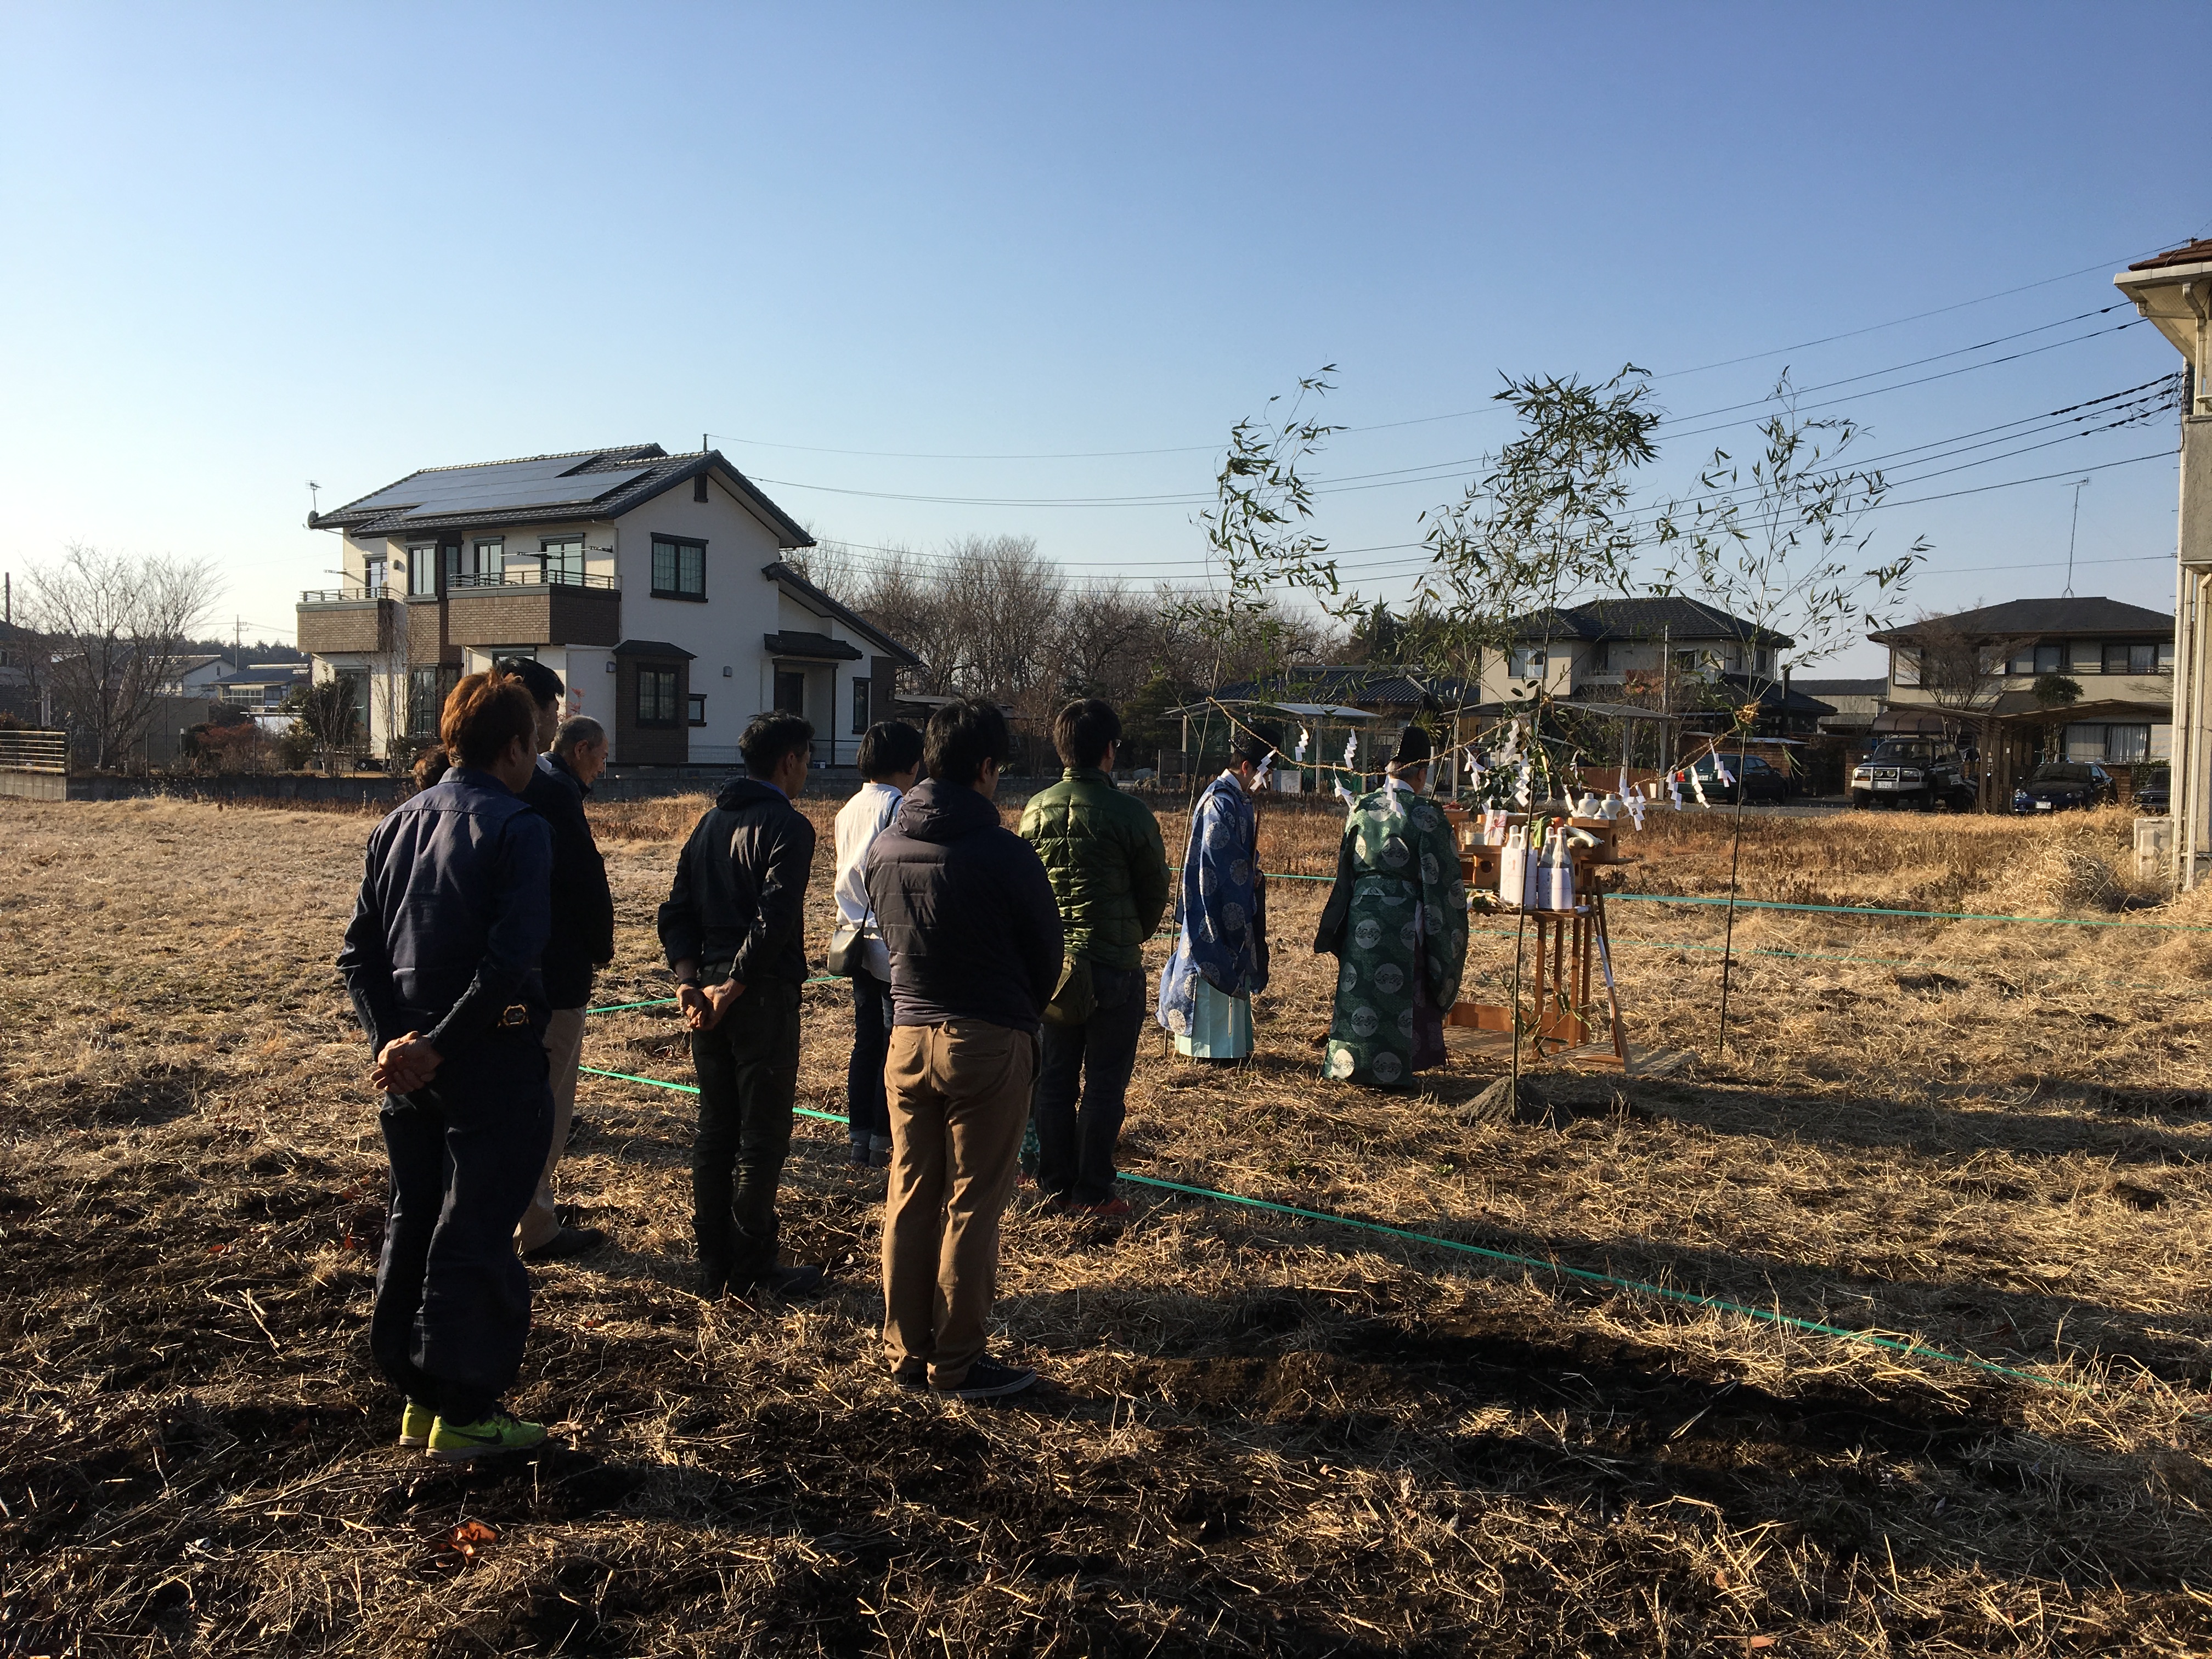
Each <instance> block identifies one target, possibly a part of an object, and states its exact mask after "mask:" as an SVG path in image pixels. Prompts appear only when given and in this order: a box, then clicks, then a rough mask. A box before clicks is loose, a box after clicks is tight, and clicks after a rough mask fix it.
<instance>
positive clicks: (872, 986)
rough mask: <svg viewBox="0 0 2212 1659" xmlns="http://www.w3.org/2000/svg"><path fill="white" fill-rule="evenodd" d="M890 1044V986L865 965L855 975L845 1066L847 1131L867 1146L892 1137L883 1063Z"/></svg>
mask: <svg viewBox="0 0 2212 1659" xmlns="http://www.w3.org/2000/svg"><path fill="white" fill-rule="evenodd" d="M890 1047H891V987H890V986H888V985H886V984H884V982H883V981H881V980H879V979H878V978H877V977H876V976H875V975H873V974H872V973H870V972H869V971H868V970H867V969H865V968H863V969H860V972H859V973H857V974H855V975H853V1058H852V1060H851V1062H850V1063H849V1064H848V1066H846V1068H845V1115H846V1118H847V1120H848V1121H847V1125H846V1133H848V1135H849V1136H850V1137H851V1138H852V1142H853V1145H854V1146H859V1147H865V1146H867V1144H868V1137H869V1136H871V1135H873V1136H875V1137H876V1138H877V1139H880V1140H885V1141H888V1140H889V1139H890V1138H891V1109H890V1101H889V1100H888V1099H887V1098H886V1097H885V1096H884V1060H886V1059H888V1058H889V1057H890Z"/></svg>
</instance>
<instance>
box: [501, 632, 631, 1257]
mask: <svg viewBox="0 0 2212 1659" xmlns="http://www.w3.org/2000/svg"><path fill="white" fill-rule="evenodd" d="M533 666H535V665H533ZM606 763H607V734H606V731H605V727H603V726H600V724H599V722H598V721H597V720H593V719H592V717H591V716H590V715H588V714H576V715H573V716H571V717H570V718H569V719H568V720H562V722H561V723H560V725H559V726H558V727H557V728H556V731H555V733H554V737H553V747H552V748H551V750H549V751H548V752H546V753H545V754H543V755H540V756H539V757H538V769H537V770H536V771H535V772H533V773H532V774H531V777H530V783H529V787H526V788H525V789H524V790H523V792H522V799H524V800H526V801H527V802H528V803H529V804H530V805H532V807H534V808H536V809H537V812H538V817H542V818H544V820H545V822H546V823H548V824H550V825H551V826H552V829H553V927H552V934H551V937H550V938H549V939H547V940H546V941H545V964H544V977H545V1000H546V1001H548V1002H550V1003H551V1004H552V1005H553V1014H552V1018H551V1019H550V1021H549V1022H548V1023H547V1024H546V1027H545V1060H546V1064H547V1065H548V1066H549V1067H550V1070H551V1081H552V1085H553V1145H552V1146H551V1147H550V1150H548V1152H546V1154H545V1173H544V1175H543V1176H540V1177H539V1178H538V1193H537V1195H536V1196H535V1197H533V1198H532V1200H530V1207H529V1209H527V1210H526V1211H525V1212H523V1216H522V1225H520V1227H518V1228H516V1229H515V1233H514V1243H515V1245H516V1247H517V1248H518V1249H520V1250H521V1252H522V1255H523V1259H524V1260H525V1261H560V1260H562V1258H564V1257H567V1256H572V1255H582V1254H583V1253H584V1252H585V1251H586V1250H592V1249H598V1248H599V1246H600V1245H602V1244H604V1243H606V1242H607V1236H606V1234H605V1232H603V1231H601V1230H600V1229H599V1228H597V1227H571V1226H566V1225H562V1220H561V1216H560V1212H559V1211H558V1210H557V1209H556V1207H555V1206H554V1202H553V1171H554V1170H556V1168H558V1167H559V1165H560V1163H561V1155H562V1152H565V1151H566V1150H567V1149H568V1123H569V1119H570V1117H571V1115H573V1114H574V1110H575V1107H576V1067H577V1066H578V1064H579V1063H580V1061H581V1060H582V1059H583V1055H584V1005H585V1004H586V1003H587V1002H589V1001H590V1000H591V998H592V969H595V968H597V967H599V966H600V965H601V964H603V963H609V962H611V961H613V960H614V954H615V900H614V895H613V894H612V893H611V891H609V890H608V888H607V866H606V860H604V859H602V858H601V857H600V856H599V843H598V842H596V841H594V840H593V839H592V826H591V823H590V822H589V820H587V819H586V817H584V800H585V798H586V796H588V795H589V794H590V793H592V781H594V780H595V779H597V778H598V776H599V773H600V770H601V769H603V768H604V767H605V765H606Z"/></svg>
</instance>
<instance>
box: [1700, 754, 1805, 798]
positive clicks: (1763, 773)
mask: <svg viewBox="0 0 2212 1659" xmlns="http://www.w3.org/2000/svg"><path fill="white" fill-rule="evenodd" d="M1723 766H1725V767H1726V768H1727V769H1728V771H1729V775H1730V776H1732V777H1733V776H1735V775H1737V774H1738V772H1739V770H1741V776H1742V779H1743V798H1744V799H1746V800H1747V801H1753V800H1783V799H1787V798H1788V796H1789V793H1790V780H1789V779H1787V778H1786V777H1784V776H1783V775H1782V774H1781V773H1780V772H1778V771H1777V770H1776V769H1774V768H1773V767H1771V766H1770V765H1769V764H1767V763H1766V762H1765V761H1763V760H1761V759H1760V758H1759V757H1758V756H1756V755H1746V756H1745V757H1743V758H1742V761H1741V765H1740V766H1739V763H1738V761H1737V759H1736V757H1735V756H1734V755H1719V756H1715V755H1707V756H1705V757H1704V758H1703V759H1702V760H1700V761H1699V762H1698V763H1697V765H1696V766H1695V767H1693V768H1692V770H1693V771H1695V772H1696V773H1697V775H1698V781H1699V784H1700V785H1702V786H1703V787H1704V789H1705V799H1707V800H1709V801H1714V802H1721V801H1730V802H1732V801H1734V800H1735V789H1736V787H1735V784H1733V783H1723V782H1722V781H1721V769H1722V767H1723Z"/></svg>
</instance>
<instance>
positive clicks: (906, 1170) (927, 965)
mask: <svg viewBox="0 0 2212 1659" xmlns="http://www.w3.org/2000/svg"><path fill="white" fill-rule="evenodd" d="M1006 751H1007V741H1006V718H1005V716H1003V715H1002V714H1000V712H999V711H998V709H997V708H995V707H994V706H993V705H992V704H990V703H987V702H981V701H980V700H977V699H969V700H967V701H964V702H954V703H948V704H946V705H945V707H944V708H939V710H938V711H937V712H936V713H935V714H933V715H931V716H930V719H929V729H928V732H927V734H926V735H925V737H924V738H923V744H922V762H923V765H924V766H925V768H926V769H927V771H928V774H929V777H928V780H927V781H926V782H924V783H921V784H918V785H916V786H915V788H913V789H912V790H910V791H909V792H908V793H907V795H906V797H905V799H902V800H901V801H900V803H899V807H898V811H897V813H896V816H895V817H893V818H892V819H891V822H890V827H889V828H888V829H885V830H884V832H883V833H882V834H881V835H879V836H877V837H876V841H875V844H874V845H873V846H872V847H871V848H869V850H868V859H867V866H866V883H867V890H868V898H869V902H871V903H872V905H873V906H874V908H875V912H876V918H877V921H878V925H879V926H880V927H881V928H882V932H883V938H884V945H885V946H886V947H887V948H888V950H889V951H890V967H891V1041H890V1060H889V1061H888V1063H887V1064H886V1066H885V1067H884V1085H885V1087H886V1091H887V1093H888V1095H889V1098H890V1118H891V1164H890V1195H889V1197H888V1199H887V1200H886V1201H885V1203H884V1349H885V1351H886V1352H887V1353H888V1355H889V1358H890V1364H891V1370H892V1374H893V1375H894V1376H896V1377H897V1378H898V1380H899V1382H900V1383H902V1384H903V1385H905V1386H906V1387H908V1388H916V1389H918V1388H922V1387H925V1386H927V1387H928V1388H930V1389H935V1390H937V1391H938V1392H939V1393H941V1394H945V1395H952V1396H954V1397H957V1398H958V1399H962V1400H988V1399H994V1398H996V1397H997V1396H999V1395H1010V1394H1018V1393H1019V1392H1020V1391H1021V1390H1022V1389H1026V1388H1028V1387H1029V1386H1030V1384H1031V1383H1035V1382H1036V1372H1035V1371H1033V1370H1029V1369H1027V1368H1026V1367H1022V1366H1012V1365H1006V1364H1001V1363H1000V1362H999V1361H998V1360H995V1359H993V1358H989V1357H988V1356H987V1355H986V1354H985V1352H983V1349H984V1340H985V1336H986V1330H987V1322H988V1321H989V1318H990V1314H991V1301H992V1298H993V1297H994V1295H995V1294H996V1292H997V1290H998V1275H999V1216H1000V1212H1002V1211H1003V1210H1004V1209H1005V1208H1006V1200H1007V1198H1008V1196H1009V1195H1010V1194H1012V1192H1013V1189H1014V1176H1015V1174H1016V1172H1017V1170H1018V1168H1019V1164H1020V1158H1021V1149H1022V1130H1023V1127H1024V1125H1025V1124H1026V1123H1027V1122H1028V1121H1029V1109H1030V1085H1031V1083H1032V1082H1033V1081H1034V1079H1036V1034H1037V1018H1038V1015H1039V1014H1040V1013H1041V1012H1042V1010H1043V1008H1044V1006H1045V1004H1046V1003H1047V1002H1048V1001H1050V1000H1051V999H1052V994H1053V991H1054V987H1056V986H1057V985H1058V983H1059V981H1060V961H1061V958H1060V945H1061V940H1060V907H1059V905H1058V904H1057V903H1056V902H1054V898H1053V894H1052V884H1051V882H1050V881H1049V880H1048V879H1047V878H1046V876H1045V872H1044V866H1043V864H1042V863H1041V862H1040V861H1039V860H1038V858H1037V855H1036V852H1035V850H1034V849H1032V848H1030V844H1029V843H1028V842H1025V841H1024V840H1023V839H1022V838H1021V837H1020V836H1017V835H1015V834H1014V833H1013V832H1012V830H1010V829H1006V827H1005V826H1004V825H1003V824H1001V823H1000V821H999V809H998V808H997V807H996V806H994V805H993V804H992V801H993V798H994V796H995V795H996V794H997V793H998V788H999V768H1000V766H1001V765H1002V764H1004V763H1005V761H1006Z"/></svg>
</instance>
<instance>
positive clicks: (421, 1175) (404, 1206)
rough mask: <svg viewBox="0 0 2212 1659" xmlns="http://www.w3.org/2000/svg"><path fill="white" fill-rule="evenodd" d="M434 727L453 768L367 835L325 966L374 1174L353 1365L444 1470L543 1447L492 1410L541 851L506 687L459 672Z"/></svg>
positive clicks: (521, 1303) (539, 1064)
mask: <svg viewBox="0 0 2212 1659" xmlns="http://www.w3.org/2000/svg"><path fill="white" fill-rule="evenodd" d="M441 733H442V735H443V737H444V738H445V742H446V748H447V751H448V752H449V753H450V754H451V755H452V756H453V761H454V764H453V769H452V770H450V771H449V772H447V774H446V775H445V777H444V778H443V779H442V780H441V781H439V782H438V784H437V785H435V787H432V788H429V789H426V790H424V791H422V793H420V794H417V795H415V796H412V797H410V799H407V800H405V801H403V802H401V803H400V805H398V806H397V807H396V808H394V809H393V810H392V811H390V812H388V813H386V815H385V817H384V818H383V820H382V821H381V822H380V823H378V825H377V826H376V828H375V829H373V830H371V831H370V832H369V837H368V860H367V869H366V871H365V872H364V874H363V875H362V884H361V896H360V899H359V901H358V902H357V903H356V906H355V908H354V916H353V921H352V923H351V925H350V926H349V927H347V929H346V935H345V948H344V949H343V951H340V952H339V953H338V969H339V971H340V972H341V973H342V974H343V975H344V976H345V983H346V989H347V990H348V991H349V993H350V994H352V997H353V1004H354V1007H355V1009H356V1012H358V1013H359V1015H360V1017H361V1022H362V1026H363V1027H364V1028H365V1029H366V1030H367V1032H368V1041H369V1047H370V1051H371V1052H372V1053H373V1054H374V1055H375V1056H376V1060H375V1065H374V1068H373V1070H372V1071H371V1073H370V1082H371V1083H372V1084H373V1085H374V1086H375V1087H377V1088H379V1089H381V1090H382V1091H384V1096H385V1098H384V1110H383V1127H384V1144H385V1148H386V1152H387V1153H388V1154H389V1156H390V1158H391V1164H392V1190H391V1212H390V1215H389V1217H388V1218H387V1220H386V1226H385V1233H384V1255H383V1259H382V1261H380V1263H379V1264H378V1267H377V1272H376V1308H375V1311H374V1313H373V1314H371V1315H370V1316H369V1327H368V1345H369V1350H370V1352H372V1353H374V1355H375V1357H376V1362H377V1364H378V1366H379V1367H380V1369H381V1370H383V1372H384V1374H385V1375H386V1376H387V1377H389V1378H390V1379H391V1381H392V1384H393V1386H395V1387H396V1388H398V1389H400V1391H401V1392H402V1393H404V1395H406V1398H407V1407H406V1411H405V1413H404V1415H403V1416H402V1417H401V1419H400V1424H399V1443H400V1444H401V1445H403V1446H427V1447H428V1450H429V1453H430V1455H432V1456H433V1457H440V1458H447V1459H461V1458H468V1457H473V1456H476V1455H479V1454H481V1453H484V1452H496V1451H509V1450H514V1449H520V1448H522V1447H526V1446H532V1445H535V1444H537V1443H538V1442H539V1441H542V1440H543V1439H544V1437H545V1431H544V1428H543V1427H542V1426H540V1425H538V1424H535V1423H525V1422H522V1421H520V1420H519V1419H516V1418H514V1417H513V1416H512V1415H510V1414H509V1413H507V1412H505V1411H503V1410H501V1407H500V1403H499V1402H500V1397H501V1395H504V1394H505V1393H506V1392H507V1389H508V1388H509V1387H510V1386H511V1385H512V1384H513V1382H514V1377H515V1373H516V1371H517V1370H518V1369H520V1365H521V1363H522V1346H523V1341H524V1339H525V1338H526V1336H527V1335H528V1334H529V1331H530V1275H529V1274H528V1273H526V1272H525V1271H524V1270H523V1267H522V1264H521V1263H520V1261H516V1260H515V1255H514V1224H515V1222H516V1220H517V1218H520V1216H521V1214H522V1211H523V1207H524V1206H526V1204H528V1203H529V1201H530V1194H531V1189H532V1188H533V1187H534V1186H535V1185H536V1184H537V1181H538V1171H539V1170H541V1169H543V1168H544V1164H545V1145H546V1141H547V1139H548V1137H549V1136H550V1133H551V1131H552V1127H553V1099H552V1095H551V1093H550V1091H548V1089H547V1088H546V1085H545V1050H544V1047H543V1044H542V1035H543V1033H544V1029H545V1019H546V1015H547V1012H548V1010H547V1008H546V1006H545V994H544V984H543V983H542V981H540V978H539V975H538V958H539V957H540V956H541V954H542V953H543V952H544V948H545V936H546V932H547V927H548V904H547V884H548V882H549V880H550V873H551V869H552V838H551V836H550V833H549V832H548V830H547V829H546V826H545V821H544V819H543V818H541V817H538V814H537V813H535V812H533V811H531V810H530V809H529V808H528V807H527V806H526V805H523V803H522V799H521V791H522V789H523V787H524V786H525V785H526V783H527V782H528V781H529V779H530V773H531V767H532V757H533V756H534V755H535V754H536V752H537V747H538V745H537V741H536V734H535V721H534V720H533V718H532V707H531V701H530V698H529V696H528V695H527V694H526V692H525V691H524V690H523V689H522V687H521V686H520V685H519V684H516V683H515V682H514V681H513V680H512V679H509V678H507V677H505V676H503V675H492V674H471V675H470V676H469V677H468V678H466V679H465V680H463V681H462V682H461V683H460V684H459V685H457V686H456V687H454V688H453V695H452V696H450V697H448V698H447V701H446V706H445V710H444V714H443V719H442V720H441Z"/></svg>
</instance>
